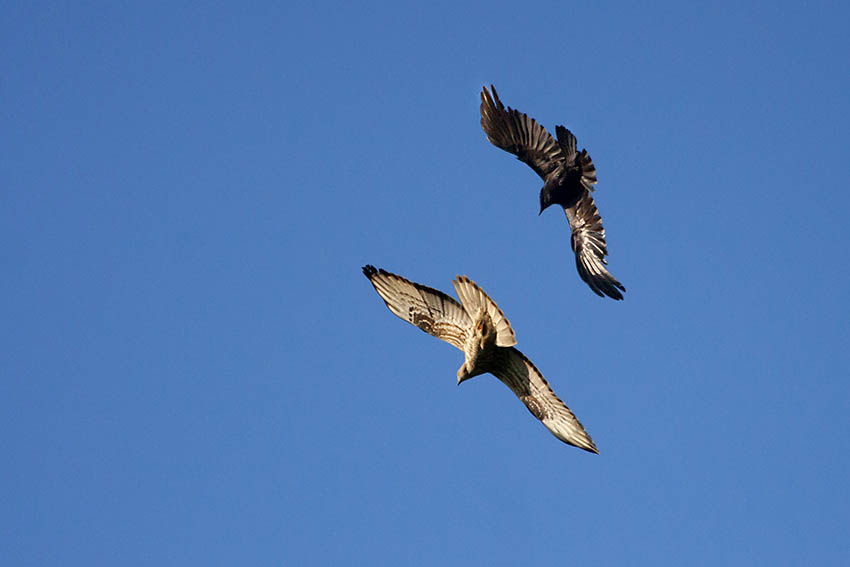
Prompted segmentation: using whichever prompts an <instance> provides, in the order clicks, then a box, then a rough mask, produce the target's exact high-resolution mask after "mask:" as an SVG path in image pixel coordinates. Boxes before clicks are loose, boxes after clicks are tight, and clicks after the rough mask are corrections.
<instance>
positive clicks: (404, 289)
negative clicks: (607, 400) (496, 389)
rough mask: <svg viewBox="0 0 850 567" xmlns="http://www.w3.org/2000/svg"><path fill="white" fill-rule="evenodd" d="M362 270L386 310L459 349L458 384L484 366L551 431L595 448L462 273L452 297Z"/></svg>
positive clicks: (488, 302)
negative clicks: (454, 295)
mask: <svg viewBox="0 0 850 567" xmlns="http://www.w3.org/2000/svg"><path fill="white" fill-rule="evenodd" d="M363 274H364V275H365V276H366V277H367V278H369V281H370V282H372V285H373V286H375V290H376V291H377V292H378V295H380V296H381V298H383V300H384V303H386V304H387V307H389V309H390V311H392V312H393V313H395V314H396V315H397V316H398V317H400V318H401V319H404V320H405V321H407V322H408V323H411V324H413V325H416V326H417V327H419V328H420V329H422V330H423V331H425V332H426V333H428V334H429V335H433V336H435V337H437V338H438V339H442V340H444V341H446V342H447V343H449V344H451V345H453V346H455V347H457V348H459V349H460V350H462V351H463V353H464V360H463V364H462V365H461V367H460V369H459V370H458V371H457V383H458V384H460V383H461V382H463V381H465V380H469V379H470V378H473V377H475V376H478V375H479V374H485V373H487V372H489V373H491V374H493V375H494V376H496V378H498V379H499V380H501V381H502V382H504V383H505V385H506V386H507V387H508V388H510V389H511V390H513V392H514V394H516V395H517V397H518V398H519V399H520V400H522V403H524V404H525V407H527V408H528V411H530V412H531V413H532V414H533V415H534V417H536V418H537V419H539V420H540V421H542V422H543V425H545V426H546V428H547V429H548V430H549V431H551V432H552V433H553V434H554V435H555V437H557V438H558V439H560V440H561V441H563V442H564V443H568V444H570V445H573V446H575V447H578V448H580V449H584V450H585V451H590V452H591V453H599V451H598V450H597V449H596V445H594V443H593V440H592V439H591V438H590V435H588V434H587V432H586V431H585V430H584V427H583V426H582V425H581V423H580V422H579V420H578V419H576V416H575V415H573V412H571V411H570V408H568V407H567V406H566V405H565V404H564V402H562V401H561V400H560V398H558V396H556V395H555V392H553V391H552V388H550V387H549V383H548V382H547V381H546V379H545V378H543V375H542V374H540V371H539V370H537V368H536V367H535V366H534V364H532V363H531V361H530V360H528V358H526V356H525V355H524V354H522V353H521V352H520V351H518V350H517V349H516V348H514V345H515V344H516V336H515V335H514V330H513V329H512V328H511V324H510V323H509V322H508V319H507V318H506V317H505V314H504V313H502V310H501V309H499V307H498V306H497V305H496V303H495V302H494V301H493V300H492V299H490V297H489V296H488V295H487V294H486V293H484V290H482V289H481V288H480V287H478V286H477V285H476V284H475V282H473V281H472V280H470V279H469V278H467V277H466V276H458V277H457V278H455V279H454V280H453V281H452V284H454V287H455V291H457V295H458V297H459V298H460V303H458V302H457V301H455V300H454V299H453V298H451V297H449V296H448V295H446V294H445V293H443V292H441V291H438V290H436V289H432V288H430V287H426V286H424V285H420V284H417V283H413V282H411V281H408V280H406V279H404V278H403V277H401V276H397V275H396V274H391V273H390V272H387V271H384V270H379V269H377V268H375V267H374V266H364V267H363Z"/></svg>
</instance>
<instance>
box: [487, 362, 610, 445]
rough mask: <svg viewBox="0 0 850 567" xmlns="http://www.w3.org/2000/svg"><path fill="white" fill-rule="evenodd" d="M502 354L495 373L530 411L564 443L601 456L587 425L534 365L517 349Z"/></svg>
mask: <svg viewBox="0 0 850 567" xmlns="http://www.w3.org/2000/svg"><path fill="white" fill-rule="evenodd" d="M499 352H500V353H502V356H501V358H502V360H501V361H500V362H501V364H498V365H496V370H495V371H494V372H493V374H495V376H496V377H497V378H498V379H499V380H501V381H502V382H504V383H505V385H506V386H507V387H508V388H510V389H511V390H513V392H514V394H516V395H517V397H518V398H519V399H520V400H521V401H522V403H524V404H525V407H527V408H528V411H530V412H531V413H532V415H534V417H536V418H537V419H539V420H540V421H541V422H542V423H543V425H545V426H546V429H548V430H549V431H551V432H552V434H553V435H554V436H555V437H557V438H558V439H560V440H561V441H563V442H564V443H567V444H569V445H573V446H574V447H578V448H579V449H584V450H585V451H590V452H591V453H599V450H598V449H597V448H596V445H595V444H594V443H593V439H591V438H590V435H588V433H587V431H585V429H584V426H583V425H582V424H581V422H580V421H579V420H578V418H576V416H575V414H574V413H573V412H572V411H570V408H568V407H567V405H566V404H565V403H564V402H562V401H561V399H560V398H559V397H558V396H557V395H556V394H555V392H553V391H552V388H551V387H550V386H549V383H548V382H547V381H546V379H545V378H544V377H543V375H542V374H541V373H540V371H539V370H537V368H536V367H535V366H534V364H532V362H531V361H530V360H528V358H527V357H526V356H525V355H524V354H522V353H521V352H520V351H518V350H517V349H515V348H505V349H499Z"/></svg>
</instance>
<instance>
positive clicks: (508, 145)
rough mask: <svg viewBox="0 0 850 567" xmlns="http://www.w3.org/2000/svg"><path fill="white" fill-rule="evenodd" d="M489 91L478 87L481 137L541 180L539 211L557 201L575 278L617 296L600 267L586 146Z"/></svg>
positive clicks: (616, 285) (598, 224)
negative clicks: (568, 229) (569, 237)
mask: <svg viewBox="0 0 850 567" xmlns="http://www.w3.org/2000/svg"><path fill="white" fill-rule="evenodd" d="M490 88H491V89H492V90H493V94H492V95H491V94H490V92H489V91H488V90H487V87H484V88H483V89H482V91H481V127H482V128H484V132H485V133H486V134H487V139H488V140H490V142H491V143H492V144H493V145H494V146H496V147H497V148H501V149H503V150H505V151H506V152H510V153H512V154H514V155H515V156H517V159H519V160H521V161H524V162H525V163H527V164H528V165H529V166H530V167H531V169H533V170H534V172H535V173H536V174H537V175H539V176H540V177H541V178H543V188H542V189H541V190H540V213H543V211H544V210H545V209H546V208H547V207H549V206H550V205H555V204H558V205H561V206H562V207H563V208H564V212H565V213H566V214H567V220H568V221H569V223H570V227H571V228H572V231H573V234H572V240H571V245H572V249H573V252H574V253H575V256H576V267H577V268H578V273H579V275H580V276H581V279H583V280H584V281H585V283H587V285H588V286H590V289H591V290H593V292H594V293H596V295H598V296H600V297H604V296H606V295H607V296H608V297H610V298H612V299H623V294H622V293H620V292H621V291H626V288H625V287H623V284H621V283H620V282H618V281H617V280H616V279H615V278H614V276H612V275H611V274H610V273H609V272H608V269H607V268H606V267H605V266H606V264H608V262H607V261H606V260H605V256H607V255H608V248H607V246H606V244H605V229H604V228H602V218H601V217H600V216H599V210H598V209H597V208H596V203H594V202H593V197H592V196H591V191H593V186H594V185H595V184H596V167H594V165H593V161H592V160H591V159H590V155H588V153H587V150H585V149H582V150H581V153H578V152H577V151H576V137H575V136H573V134H572V132H570V131H569V130H567V129H566V128H564V127H563V126H560V125H558V126H556V127H555V134H556V135H557V140H555V138H553V137H552V135H551V134H550V133H549V132H547V131H546V129H545V128H544V127H543V126H541V125H540V124H538V123H537V121H536V120H534V119H533V118H529V117H528V115H527V114H525V113H522V112H520V111H518V110H515V109H513V108H511V107H508V108H505V105H503V104H502V101H501V100H499V95H498V94H497V93H496V87H494V86H493V85H490Z"/></svg>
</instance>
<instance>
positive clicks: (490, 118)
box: [481, 85, 565, 179]
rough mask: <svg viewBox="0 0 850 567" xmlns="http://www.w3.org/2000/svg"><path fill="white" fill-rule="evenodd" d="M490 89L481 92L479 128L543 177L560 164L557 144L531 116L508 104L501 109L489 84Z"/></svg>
mask: <svg viewBox="0 0 850 567" xmlns="http://www.w3.org/2000/svg"><path fill="white" fill-rule="evenodd" d="M490 88H491V89H493V95H492V96H490V92H489V91H488V90H487V87H484V89H483V90H482V91H481V127H482V128H484V132H485V133H486V134H487V139H488V140H490V142H491V143H492V144H493V145H494V146H496V147H497V148H501V149H503V150H505V151H506V152H510V153H512V154H514V155H515V156H516V157H518V158H519V159H521V160H522V161H524V162H525V163H527V164H528V165H529V166H531V169H533V170H534V171H535V173H537V175H539V176H540V177H542V178H543V179H546V176H547V175H549V174H550V173H552V172H553V171H554V170H555V169H556V168H558V167H559V166H560V165H562V164H563V163H564V159H565V156H564V152H563V150H562V149H561V146H559V145H558V143H557V142H556V141H555V138H553V137H552V135H551V134H550V133H549V132H547V131H546V129H545V128H544V127H543V126H541V125H540V124H538V123H537V121H536V120H534V118H529V117H528V115H527V114H524V113H522V112H520V111H518V110H514V109H513V108H511V107H508V108H507V109H505V105H503V104H502V101H501V100H499V95H498V94H496V87H494V86H493V85H490Z"/></svg>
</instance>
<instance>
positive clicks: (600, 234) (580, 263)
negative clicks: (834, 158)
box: [564, 191, 626, 299]
mask: <svg viewBox="0 0 850 567" xmlns="http://www.w3.org/2000/svg"><path fill="white" fill-rule="evenodd" d="M564 212H565V213H566V214H567V220H568V221H569V222H570V227H571V228H572V229H573V235H572V239H571V242H570V244H571V246H572V248H573V252H575V255H576V268H578V274H579V275H580V276H581V279H583V280H584V281H585V283H587V285H588V286H590V289H592V290H593V292H594V293H596V295H598V296H600V297H603V296H605V295H607V296H608V297H610V298H612V299H623V294H622V293H620V292H621V291H626V288H625V287H623V284H621V283H620V282H618V281H617V280H616V278H614V276H612V275H611V274H610V273H609V272H608V269H607V268H606V267H605V266H606V265H607V264H608V261H607V260H605V256H607V255H608V247H607V245H606V244H605V229H604V228H603V227H602V217H600V216H599V210H598V209H597V208H596V203H594V202H593V197H592V196H591V195H590V192H589V191H585V192H584V195H583V196H582V197H581V199H579V201H578V203H576V204H575V205H574V206H572V207H570V208H568V209H564Z"/></svg>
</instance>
